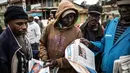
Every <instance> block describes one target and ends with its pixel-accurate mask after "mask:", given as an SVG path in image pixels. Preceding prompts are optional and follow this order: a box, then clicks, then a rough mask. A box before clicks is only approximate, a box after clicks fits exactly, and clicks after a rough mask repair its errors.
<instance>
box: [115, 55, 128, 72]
mask: <svg viewBox="0 0 130 73" xmlns="http://www.w3.org/2000/svg"><path fill="white" fill-rule="evenodd" d="M113 73H130V55H126V56H121V57H120V58H119V59H118V60H115V61H114V67H113Z"/></svg>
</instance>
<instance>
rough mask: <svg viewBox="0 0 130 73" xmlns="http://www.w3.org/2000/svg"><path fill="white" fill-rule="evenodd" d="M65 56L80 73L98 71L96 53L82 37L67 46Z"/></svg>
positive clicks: (94, 72)
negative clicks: (84, 42) (82, 40)
mask: <svg viewBox="0 0 130 73" xmlns="http://www.w3.org/2000/svg"><path fill="white" fill-rule="evenodd" d="M65 58H66V59H67V60H68V61H69V63H70V64H71V65H72V67H73V68H74V69H75V70H76V71H77V72H78V73H96V71H95V59H94V53H93V52H92V51H91V50H90V49H89V48H88V47H86V46H85V45H84V44H83V43H81V42H80V39H76V40H75V41H73V42H72V43H71V44H70V45H68V46H67V48H66V50H65Z"/></svg>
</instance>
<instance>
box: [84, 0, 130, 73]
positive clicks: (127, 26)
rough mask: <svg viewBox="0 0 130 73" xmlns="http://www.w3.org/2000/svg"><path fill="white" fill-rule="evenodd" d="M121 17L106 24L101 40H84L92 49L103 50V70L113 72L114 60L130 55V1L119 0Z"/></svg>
mask: <svg viewBox="0 0 130 73" xmlns="http://www.w3.org/2000/svg"><path fill="white" fill-rule="evenodd" d="M117 5H118V11H119V13H120V18H118V17H116V18H115V19H113V20H111V21H110V23H109V24H108V25H107V26H106V29H105V33H104V36H103V38H102V39H101V40H100V41H96V42H93V41H91V42H90V41H88V40H86V41H82V42H84V44H86V45H88V47H89V48H90V49H93V48H94V47H98V48H99V50H100V51H99V52H102V57H103V58H102V65H101V68H102V72H103V73H112V72H113V64H114V61H115V60H117V59H119V57H120V56H125V55H130V7H129V6H130V1H129V0H117Z"/></svg>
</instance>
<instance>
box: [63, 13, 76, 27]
mask: <svg viewBox="0 0 130 73" xmlns="http://www.w3.org/2000/svg"><path fill="white" fill-rule="evenodd" d="M74 18H75V14H73V13H70V14H67V15H66V16H65V17H63V18H62V19H61V23H62V24H63V26H67V27H69V26H71V25H72V23H73V21H74Z"/></svg>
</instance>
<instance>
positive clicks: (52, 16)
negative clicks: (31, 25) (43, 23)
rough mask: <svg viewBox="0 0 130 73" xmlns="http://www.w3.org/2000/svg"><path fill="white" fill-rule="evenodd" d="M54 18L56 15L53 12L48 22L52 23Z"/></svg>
mask: <svg viewBox="0 0 130 73" xmlns="http://www.w3.org/2000/svg"><path fill="white" fill-rule="evenodd" d="M54 19H55V18H54V15H53V14H52V13H51V14H50V17H49V18H48V21H47V24H50V23H51V22H52V21H53V20H54Z"/></svg>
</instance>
